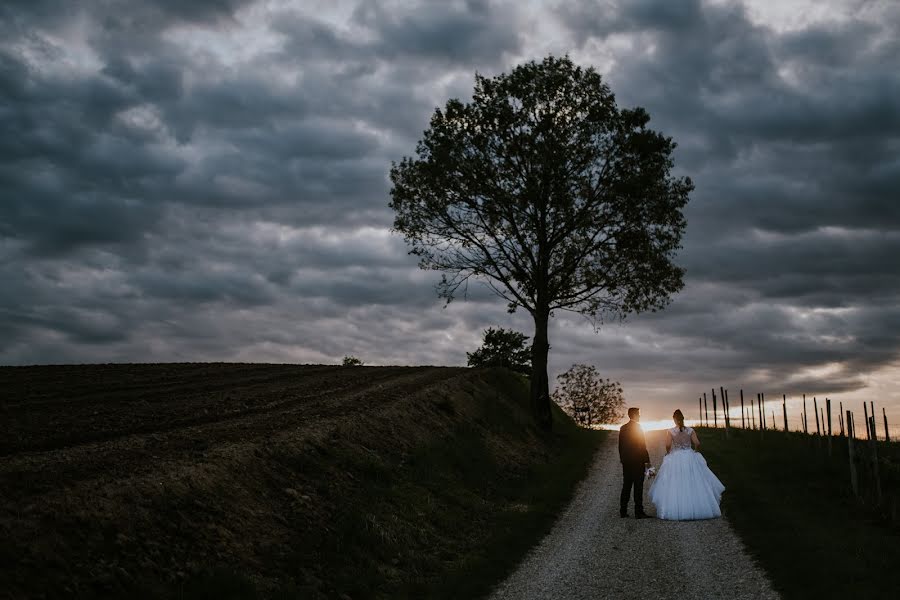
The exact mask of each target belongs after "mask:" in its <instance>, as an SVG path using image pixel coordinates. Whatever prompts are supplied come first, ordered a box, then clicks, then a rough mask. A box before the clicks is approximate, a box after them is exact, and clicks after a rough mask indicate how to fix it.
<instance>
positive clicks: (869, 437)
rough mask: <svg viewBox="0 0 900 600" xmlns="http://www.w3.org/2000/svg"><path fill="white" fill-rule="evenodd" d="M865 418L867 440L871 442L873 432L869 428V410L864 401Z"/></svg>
mask: <svg viewBox="0 0 900 600" xmlns="http://www.w3.org/2000/svg"><path fill="white" fill-rule="evenodd" d="M863 418H865V420H866V440H871V439H872V430H871V429H870V428H869V408H868V407H867V406H866V401H865V400H863Z"/></svg>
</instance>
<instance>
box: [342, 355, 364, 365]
mask: <svg viewBox="0 0 900 600" xmlns="http://www.w3.org/2000/svg"><path fill="white" fill-rule="evenodd" d="M363 364H364V363H363V361H361V360H359V359H358V358H356V357H355V356H353V355H347V356H345V357H344V360H343V362H341V366H344V367H361V366H363Z"/></svg>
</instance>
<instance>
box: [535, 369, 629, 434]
mask: <svg viewBox="0 0 900 600" xmlns="http://www.w3.org/2000/svg"><path fill="white" fill-rule="evenodd" d="M556 379H557V381H559V386H558V387H557V388H556V390H554V392H553V401H554V402H556V403H557V404H559V406H560V407H562V409H563V410H564V411H565V412H566V413H567V414H568V415H569V416H571V417H572V418H573V419H574V420H575V422H576V423H578V424H579V425H581V426H582V427H592V426H594V425H600V424H601V423H615V422H617V421H619V420H621V418H622V416H623V415H624V414H625V396H624V394H623V392H622V385H621V384H620V383H619V382H618V381H612V380H611V379H603V378H602V377H600V375H599V374H598V373H597V369H595V368H594V367H593V366H590V365H572V367H571V368H570V369H569V370H568V371H566V372H565V373H563V374H561V375H558V376H557V377H556Z"/></svg>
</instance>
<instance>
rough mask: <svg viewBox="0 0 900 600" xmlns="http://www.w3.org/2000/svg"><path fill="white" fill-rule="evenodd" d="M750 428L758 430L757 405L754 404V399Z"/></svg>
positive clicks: (751, 403) (751, 401)
mask: <svg viewBox="0 0 900 600" xmlns="http://www.w3.org/2000/svg"><path fill="white" fill-rule="evenodd" d="M757 395H758V394H757ZM750 426H751V427H752V428H753V429H756V404H754V403H753V397H751V398H750Z"/></svg>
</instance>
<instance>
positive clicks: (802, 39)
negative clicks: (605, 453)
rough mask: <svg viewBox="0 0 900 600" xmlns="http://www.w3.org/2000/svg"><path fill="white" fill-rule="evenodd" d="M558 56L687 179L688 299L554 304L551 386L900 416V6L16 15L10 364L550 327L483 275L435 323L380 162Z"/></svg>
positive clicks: (0, 44) (11, 8) (368, 355)
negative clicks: (614, 385)
mask: <svg viewBox="0 0 900 600" xmlns="http://www.w3.org/2000/svg"><path fill="white" fill-rule="evenodd" d="M88 4H89V5H90V9H89V10H88V9H87V8H85V6H87V5H88ZM548 54H555V55H564V54H568V55H569V56H570V57H571V58H572V59H573V61H575V62H576V63H578V64H580V65H583V66H593V67H595V68H596V69H597V70H598V71H599V72H600V73H601V74H602V75H603V77H604V79H605V81H606V82H607V83H608V84H609V86H610V88H611V89H612V91H613V93H614V94H615V95H616V99H617V102H618V104H619V106H620V107H633V106H642V107H644V108H646V110H647V111H648V112H649V114H650V116H651V122H650V126H651V127H652V128H654V129H657V130H659V131H662V132H663V133H665V134H666V135H669V136H671V137H673V139H674V140H675V141H676V142H677V143H678V148H677V149H676V151H675V155H674V159H675V173H676V174H678V175H688V176H690V177H691V178H692V180H693V181H694V184H695V186H696V189H695V190H694V192H693V193H692V194H691V200H690V202H689V204H688V205H687V207H686V209H685V215H686V217H687V221H688V226H687V230H686V234H685V237H684V240H683V246H684V247H683V250H682V251H681V252H680V254H679V255H678V259H677V263H678V264H679V265H680V266H683V267H684V268H685V269H686V277H685V288H684V290H683V291H682V292H681V293H679V294H678V295H677V296H675V298H674V299H673V302H672V304H671V305H670V306H669V307H668V308H667V309H666V310H665V311H662V312H659V313H655V314H641V315H632V316H629V317H628V318H627V319H626V320H625V321H624V322H622V323H607V324H604V325H602V326H601V327H600V328H599V329H596V330H595V328H594V327H593V326H592V325H591V323H590V322H589V321H587V320H586V319H584V318H583V317H579V316H577V315H569V314H558V315H555V316H554V319H553V321H552V324H551V328H550V343H551V350H550V370H551V374H550V375H551V381H552V379H553V378H554V377H555V376H556V375H557V374H559V373H560V372H562V371H564V370H565V369H566V368H568V367H569V366H570V365H572V364H574V363H587V364H593V365H595V366H596V367H597V368H598V370H599V371H600V372H601V373H602V374H603V375H604V376H606V377H610V378H612V379H615V380H618V381H620V382H621V383H622V384H623V387H624V388H625V394H626V399H627V401H628V403H629V404H631V405H638V406H640V407H642V412H643V413H644V416H645V419H656V420H658V419H664V418H667V417H668V416H669V415H670V414H671V411H672V410H674V408H682V409H683V410H684V411H685V413H686V414H687V415H688V416H689V417H692V416H694V415H695V414H696V406H697V400H698V397H699V395H700V394H702V393H703V391H707V392H709V391H710V390H711V388H712V387H716V388H718V387H719V386H725V387H727V388H728V389H729V396H730V397H731V398H732V401H734V399H735V398H736V397H737V390H739V389H743V390H744V391H745V395H746V396H747V397H749V396H751V395H752V396H754V397H755V394H756V393H757V392H765V393H766V395H767V398H769V399H774V398H776V397H777V398H781V394H787V395H788V397H789V411H790V412H791V420H792V424H795V423H796V419H795V417H794V415H795V414H796V408H797V406H798V405H799V404H798V403H799V402H800V400H799V399H800V395H801V394H804V393H805V394H808V395H810V396H813V395H815V396H817V397H820V398H821V397H823V396H829V397H830V398H833V399H834V400H835V402H837V401H844V402H845V403H847V404H848V405H849V406H851V408H854V410H856V411H857V412H861V408H862V407H861V403H862V401H863V400H874V401H875V402H876V405H878V406H879V407H880V406H885V407H886V408H887V414H888V417H889V418H890V419H891V420H892V421H893V422H894V423H895V424H900V261H898V258H897V257H898V256H900V197H898V195H897V194H898V192H897V190H898V189H900V102H898V101H897V99H898V98H900V75H898V74H900V4H898V3H896V2H891V1H890V0H887V1H878V0H869V1H866V0H831V1H819V0H816V1H813V0H798V1H787V0H782V1H780V2H777V3H776V2H769V1H767V0H753V1H749V0H748V1H746V2H743V3H742V2H737V1H731V0H706V1H701V0H684V1H681V2H672V1H671V0H622V1H615V0H610V1H599V2H597V1H581V0H573V1H546V2H543V1H538V0H530V1H525V2H522V1H516V0H500V1H491V0H469V1H447V2H418V1H415V0H390V1H387V0H386V1H378V2H376V1H368V0H359V1H343V0H337V1H336V0H309V1H305V2H281V1H267V0H261V1H242V0H195V1H192V2H189V3H188V2H179V1H176V0H158V1H156V2H146V1H137V0H98V1H97V2H91V3H59V2H50V1H44V0H28V1H24V0H22V1H17V0H13V1H6V2H3V3H2V5H0V286H2V294H0V364H6V365H24V364H47V363H93V362H183V361H241V362H278V363H285V362H288V363H337V362H339V361H340V359H341V358H342V357H343V356H344V355H347V354H352V355H355V356H357V357H359V358H361V359H362V360H363V361H364V362H365V363H366V364H373V365H377V364H407V365H418V364H438V365H465V363H466V352H467V351H469V352H471V351H472V350H474V349H475V348H477V347H478V345H479V343H480V340H481V336H482V333H483V331H484V329H485V328H487V327H491V326H493V327H496V326H502V327H511V328H514V329H517V330H520V331H523V332H525V333H527V334H528V335H531V334H532V333H533V325H532V323H531V322H530V319H529V317H528V315H527V314H526V313H521V314H519V313H517V314H513V315H509V314H507V312H506V305H505V303H504V301H502V300H501V299H499V298H497V297H495V296H493V295H492V293H491V292H490V291H489V290H488V289H487V288H485V287H483V286H474V287H470V289H469V294H468V297H466V298H460V299H458V300H455V301H454V302H452V303H451V304H450V305H449V306H445V305H444V303H443V301H442V300H441V299H439V298H438V296H437V293H436V291H435V285H436V284H437V282H438V280H439V274H438V273H436V272H433V271H422V270H419V269H418V268H417V266H416V258H415V257H413V256H409V255H408V253H407V248H406V246H405V245H404V242H403V240H402V237H401V236H399V235H397V234H395V233H392V232H391V224H392V221H393V214H392V212H391V209H390V208H389V207H388V202H389V189H390V183H389V180H388V172H389V169H390V166H391V162H392V161H399V160H400V159H401V158H402V157H404V156H411V155H413V153H414V150H415V145H416V142H417V141H418V140H419V139H420V138H421V135H422V132H423V130H424V129H425V128H426V127H427V125H428V120H429V117H430V115H431V114H432V112H433V111H434V110H435V108H438V107H441V106H443V105H444V104H445V103H446V102H447V100H449V99H450V98H459V99H462V100H464V101H465V100H467V99H469V98H471V93H472V87H473V83H474V75H475V73H480V74H483V75H486V76H493V75H497V74H500V73H502V72H508V71H509V70H510V69H512V68H513V67H515V66H516V65H517V64H521V63H523V62H526V61H529V60H540V59H542V58H543V57H545V56H547V55H548ZM878 412H879V414H880V412H881V411H880V408H879V410H878ZM779 418H780V415H779ZM779 423H780V421H779ZM879 427H880V425H879ZM894 427H896V425H895V426H894ZM894 427H892V429H894ZM897 433H900V427H898V428H897ZM895 435H897V434H895Z"/></svg>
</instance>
